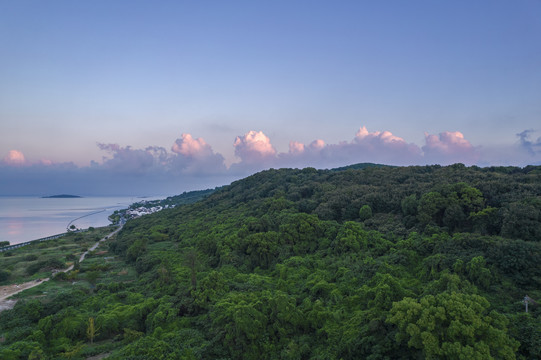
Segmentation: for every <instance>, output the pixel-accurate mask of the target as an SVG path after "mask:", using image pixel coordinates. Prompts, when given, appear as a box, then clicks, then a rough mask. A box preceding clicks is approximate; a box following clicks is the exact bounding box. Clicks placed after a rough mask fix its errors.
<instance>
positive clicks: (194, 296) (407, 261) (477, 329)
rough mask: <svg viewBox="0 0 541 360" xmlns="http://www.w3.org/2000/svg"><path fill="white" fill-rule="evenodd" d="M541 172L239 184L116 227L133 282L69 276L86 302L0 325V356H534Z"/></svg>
mask: <svg viewBox="0 0 541 360" xmlns="http://www.w3.org/2000/svg"><path fill="white" fill-rule="evenodd" d="M540 174H541V168H540V167H535V166H529V167H526V168H516V167H493V168H478V167H465V166H464V165H461V164H455V165H452V166H447V167H441V166H420V167H381V166H368V167H366V166H365V167H363V168H362V169H351V168H350V169H345V170H315V169H313V168H306V169H302V170H300V169H279V170H268V171H263V172H260V173H257V174H254V175H252V176H250V177H247V178H245V179H242V180H239V181H236V182H234V183H232V184H231V185H229V186H225V187H223V188H220V189H216V190H215V191H214V192H212V193H211V194H207V195H208V196H206V197H204V198H202V199H201V200H200V201H198V202H196V203H193V204H186V205H181V206H177V207H175V208H173V209H166V210H163V211H160V212H158V213H155V214H152V215H147V216H143V217H141V218H138V219H135V220H130V221H128V222H127V223H126V225H125V226H124V228H123V230H122V231H121V232H120V233H119V234H118V236H117V237H116V239H113V240H112V241H110V243H109V252H111V253H113V254H116V256H117V259H122V261H125V262H126V264H127V265H126V266H129V267H130V268H131V269H135V272H136V273H137V279H136V281H124V282H122V281H115V282H111V281H109V280H107V279H110V278H111V276H110V274H109V273H108V270H107V268H99V267H98V266H96V267H95V268H94V269H90V268H88V269H85V268H84V266H82V267H81V270H80V271H81V272H80V273H79V274H78V275H76V276H79V279H80V281H84V280H85V278H86V273H87V272H89V273H92V276H93V280H94V283H97V285H96V286H95V288H93V289H91V290H88V288H83V289H79V288H77V289H73V290H72V291H71V292H68V293H64V294H61V295H58V296H57V297H56V298H53V297H48V298H40V299H39V300H28V301H27V302H24V301H21V302H19V303H18V304H17V305H16V306H15V308H14V309H13V310H10V311H6V312H5V313H3V314H2V318H1V319H0V333H3V334H5V340H4V342H3V343H1V344H0V357H2V358H9V357H6V356H7V355H6V354H8V355H9V354H19V355H17V356H21V357H24V356H27V357H28V356H29V355H30V354H32V353H35V354H44V355H45V356H48V357H52V358H54V357H59V356H67V355H66V354H71V355H70V356H72V358H84V357H86V356H90V355H95V354H99V353H110V357H109V358H111V359H126V358H130V359H199V358H205V359H359V358H366V359H385V358H393V359H412V358H421V359H422V358H444V359H445V358H447V359H456V358H479V359H488V358H495V359H515V358H519V359H532V358H539V357H540V356H541V350H540V349H541V346H539V345H540V344H541V321H540V313H541V310H540V309H539V307H538V306H536V305H535V304H534V301H533V300H536V299H537V300H540V299H541V291H540V290H539V289H540V288H541V267H540V266H539V264H540V263H541V242H540V239H541V176H540ZM526 295H528V299H533V300H528V302H529V312H528V313H526V312H525V306H524V305H525V304H524V302H523V300H524V298H525V296H526ZM4 314H6V315H5V316H4ZM91 319H92V320H91ZM92 329H94V330H92ZM98 329H99V330H98ZM62 354H64V355H62ZM13 358H17V357H13Z"/></svg>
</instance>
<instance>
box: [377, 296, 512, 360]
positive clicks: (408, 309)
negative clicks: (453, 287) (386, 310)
mask: <svg viewBox="0 0 541 360" xmlns="http://www.w3.org/2000/svg"><path fill="white" fill-rule="evenodd" d="M489 307H490V304H489V302H488V301H487V300H486V299H485V298H484V297H481V296H479V295H469V294H463V293H456V292H443V293H440V294H438V295H436V296H432V295H427V296H424V297H423V298H421V299H419V300H416V299H413V298H404V299H403V300H401V301H399V302H396V303H393V307H392V309H391V317H390V318H388V320H387V321H388V322H391V323H393V324H395V325H397V326H398V329H399V332H398V333H397V335H396V339H397V341H400V342H404V341H407V344H408V346H409V347H410V348H415V349H418V350H419V351H421V352H422V354H423V356H424V357H426V358H427V359H459V358H464V359H491V358H493V357H495V358H499V359H515V351H516V350H517V349H518V346H519V343H518V342H517V341H516V340H514V339H512V338H510V337H509V336H508V334H507V327H506V326H507V320H506V318H505V317H504V316H503V315H500V314H498V313H496V312H495V311H491V312H490V313H489V312H488V309H489ZM412 356H414V354H412Z"/></svg>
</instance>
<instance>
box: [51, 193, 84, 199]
mask: <svg viewBox="0 0 541 360" xmlns="http://www.w3.org/2000/svg"><path fill="white" fill-rule="evenodd" d="M41 198H42V199H73V198H82V196H79V195H67V194H61V195H51V196H42V197H41Z"/></svg>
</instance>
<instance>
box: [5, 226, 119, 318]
mask: <svg viewBox="0 0 541 360" xmlns="http://www.w3.org/2000/svg"><path fill="white" fill-rule="evenodd" d="M121 229H122V226H121V227H119V228H118V229H116V230H115V231H113V232H112V233H110V234H109V235H106V236H105V237H104V238H103V239H101V240H100V241H98V242H97V243H95V244H94V245H92V247H91V248H90V249H88V250H87V251H85V252H84V253H83V254H81V256H80V258H79V262H82V261H83V260H84V259H85V256H86V255H87V254H88V253H89V252H90V251H94V250H96V248H97V247H98V246H99V245H100V243H101V242H102V241H105V240H107V239H109V238H110V237H111V236H113V235H115V234H116V233H117V232H119V231H120V230H121ZM72 269H73V265H71V266H70V267H68V268H67V269H65V270H62V271H63V272H68V271H70V270H72ZM49 279H50V278H45V279H38V280H33V281H28V282H25V283H22V284H13V285H6V286H0V312H2V311H3V310H7V309H12V308H13V306H15V304H16V303H17V300H16V299H13V300H8V298H9V297H11V296H13V295H15V294H18V293H20V292H21V291H24V290H27V289H30V288H33V287H34V286H38V285H41V284H42V283H44V282H45V281H48V280H49Z"/></svg>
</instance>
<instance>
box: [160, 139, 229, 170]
mask: <svg viewBox="0 0 541 360" xmlns="http://www.w3.org/2000/svg"><path fill="white" fill-rule="evenodd" d="M171 151H173V153H175V154H177V155H174V156H171V158H170V166H171V170H172V171H174V172H181V173H188V174H205V175H211V174H221V173H224V172H225V171H226V167H225V162H224V157H223V156H222V155H221V154H218V153H215V152H214V151H213V150H212V147H211V146H210V145H209V144H207V143H206V142H205V140H203V139H202V138H197V139H194V138H193V137H192V135H190V134H182V135H181V138H180V139H177V140H176V141H175V143H174V144H173V146H172V147H171Z"/></svg>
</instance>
